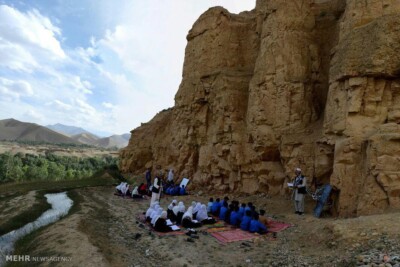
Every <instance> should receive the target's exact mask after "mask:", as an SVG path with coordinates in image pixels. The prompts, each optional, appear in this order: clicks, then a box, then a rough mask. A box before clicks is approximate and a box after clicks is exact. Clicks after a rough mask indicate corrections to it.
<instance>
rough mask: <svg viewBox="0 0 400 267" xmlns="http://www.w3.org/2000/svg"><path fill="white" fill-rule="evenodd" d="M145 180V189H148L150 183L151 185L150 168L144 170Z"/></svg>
mask: <svg viewBox="0 0 400 267" xmlns="http://www.w3.org/2000/svg"><path fill="white" fill-rule="evenodd" d="M145 176H146V182H147V190H150V185H151V169H150V168H147V170H146V174H145Z"/></svg>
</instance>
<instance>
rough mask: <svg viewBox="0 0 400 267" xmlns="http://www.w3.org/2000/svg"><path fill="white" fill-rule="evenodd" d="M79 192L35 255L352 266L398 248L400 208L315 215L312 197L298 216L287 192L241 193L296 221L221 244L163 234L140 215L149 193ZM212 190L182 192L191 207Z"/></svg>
mask: <svg viewBox="0 0 400 267" xmlns="http://www.w3.org/2000/svg"><path fill="white" fill-rule="evenodd" d="M77 192H79V194H80V195H81V196H83V198H84V201H83V202H82V204H81V205H82V206H81V211H79V212H77V213H75V214H73V215H71V216H69V217H67V218H65V219H63V220H61V221H59V222H57V223H55V224H53V225H51V226H49V227H48V228H46V229H45V231H43V233H41V234H40V235H38V236H37V237H36V238H35V239H34V240H32V244H35V246H31V247H30V251H29V254H30V255H32V256H43V255H48V256H69V257H71V259H72V261H71V262H59V263H57V264H56V265H57V266H355V265H358V264H364V263H365V262H364V261H368V258H366V257H364V258H360V255H366V254H368V253H370V254H371V253H391V254H393V253H395V252H396V251H400V247H399V245H398V244H399V242H398V241H399V230H398V229H399V228H398V225H399V224H398V222H399V218H400V213H390V214H385V215H375V216H366V217H360V218H355V219H348V220H345V219H332V218H326V219H316V218H314V217H312V216H311V215H310V214H311V209H312V204H313V203H308V205H307V210H306V211H307V214H306V215H305V216H298V215H295V214H293V212H292V208H291V202H290V200H288V199H285V198H274V199H269V198H267V197H265V196H250V197H236V199H238V200H239V201H245V202H248V201H252V202H253V203H255V205H256V206H257V207H259V208H261V207H262V208H265V209H266V210H267V213H269V214H272V215H274V216H275V217H276V218H277V219H278V220H283V221H285V222H289V223H293V224H295V226H294V227H292V228H290V229H287V230H285V231H283V232H281V233H279V234H278V237H277V239H276V240H271V239H266V238H257V239H255V240H254V241H251V242H234V243H230V244H227V245H221V244H220V243H218V242H217V240H216V239H215V238H213V237H212V236H210V235H208V234H207V235H204V234H200V235H199V239H197V240H195V242H188V241H186V240H187V236H186V235H181V236H162V237H160V236H158V235H155V234H154V233H153V232H149V231H148V229H147V228H143V227H141V224H140V223H138V222H137V220H136V215H137V214H138V213H141V212H143V211H145V210H146V209H147V207H148V205H149V200H145V201H133V200H132V199H123V198H121V197H117V196H114V195H113V188H104V187H103V188H86V189H79V190H78V191H77ZM208 197H209V196H207V197H205V196H186V197H177V199H178V201H181V200H182V201H184V203H185V205H186V206H187V205H190V203H191V201H192V200H197V201H201V202H207V200H208ZM230 197H231V199H232V197H233V196H230ZM171 200H172V198H170V197H169V198H164V199H162V206H163V207H164V208H166V206H167V205H168V204H169V202H170V201H171ZM396 222H397V223H396ZM368 255H369V254H368ZM371 255H372V254H371ZM43 265H51V266H54V265H55V263H54V262H53V263H51V264H49V263H47V264H43ZM371 266H372V265H371Z"/></svg>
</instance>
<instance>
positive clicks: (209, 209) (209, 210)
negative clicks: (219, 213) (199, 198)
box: [207, 197, 214, 213]
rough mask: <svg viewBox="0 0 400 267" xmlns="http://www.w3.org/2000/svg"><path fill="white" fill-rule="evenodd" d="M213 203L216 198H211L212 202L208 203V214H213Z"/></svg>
mask: <svg viewBox="0 0 400 267" xmlns="http://www.w3.org/2000/svg"><path fill="white" fill-rule="evenodd" d="M213 202H214V198H212V197H211V198H210V200H209V201H208V203H207V212H208V213H211V207H212V205H213Z"/></svg>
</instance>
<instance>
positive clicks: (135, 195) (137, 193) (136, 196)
mask: <svg viewBox="0 0 400 267" xmlns="http://www.w3.org/2000/svg"><path fill="white" fill-rule="evenodd" d="M131 196H132V198H143V196H142V195H141V194H139V191H138V187H137V186H135V188H133V190H132V195H131Z"/></svg>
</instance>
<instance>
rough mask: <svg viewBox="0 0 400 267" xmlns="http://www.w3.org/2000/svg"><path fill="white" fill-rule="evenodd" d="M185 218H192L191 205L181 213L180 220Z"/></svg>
mask: <svg viewBox="0 0 400 267" xmlns="http://www.w3.org/2000/svg"><path fill="white" fill-rule="evenodd" d="M185 218H190V220H193V207H192V206H190V207H189V208H188V210H187V211H186V212H185V213H184V214H183V216H182V220H183V219H185Z"/></svg>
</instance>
